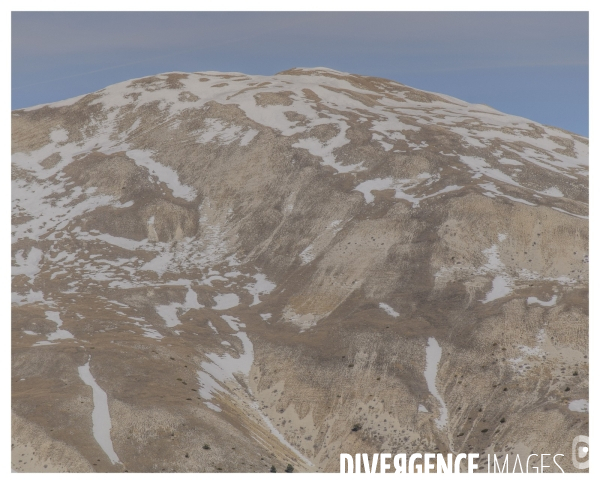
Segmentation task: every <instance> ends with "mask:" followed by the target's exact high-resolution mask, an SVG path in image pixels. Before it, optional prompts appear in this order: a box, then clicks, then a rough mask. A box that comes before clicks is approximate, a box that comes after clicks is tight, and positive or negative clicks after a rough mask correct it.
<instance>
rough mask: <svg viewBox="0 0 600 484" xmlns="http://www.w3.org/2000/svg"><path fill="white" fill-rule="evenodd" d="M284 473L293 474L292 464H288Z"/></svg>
mask: <svg viewBox="0 0 600 484" xmlns="http://www.w3.org/2000/svg"><path fill="white" fill-rule="evenodd" d="M285 472H294V466H293V465H292V464H288V465H287V467H286V468H285Z"/></svg>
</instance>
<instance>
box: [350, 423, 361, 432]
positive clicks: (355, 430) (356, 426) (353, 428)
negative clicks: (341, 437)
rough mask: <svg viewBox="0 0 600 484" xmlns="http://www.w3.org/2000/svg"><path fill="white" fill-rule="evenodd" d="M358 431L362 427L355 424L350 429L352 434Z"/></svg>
mask: <svg viewBox="0 0 600 484" xmlns="http://www.w3.org/2000/svg"><path fill="white" fill-rule="evenodd" d="M360 429H362V425H361V424H359V423H357V424H354V426H353V427H352V432H358V431H359V430H360Z"/></svg>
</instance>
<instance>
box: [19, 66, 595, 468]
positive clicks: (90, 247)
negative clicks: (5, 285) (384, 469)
mask: <svg viewBox="0 0 600 484" xmlns="http://www.w3.org/2000/svg"><path fill="white" fill-rule="evenodd" d="M12 152H13V155H12V177H13V178H12V200H13V205H12V217H13V219H12V223H13V225H12V257H13V259H12V266H13V267H12V291H13V292H12V302H13V304H12V409H13V435H12V438H13V459H12V462H13V468H14V469H16V470H25V471H27V470H29V471H32V470H40V471H50V470H71V471H75V470H76V471H100V472H103V471H105V472H113V471H114V472H122V471H124V470H128V471H133V472H136V471H137V472H139V471H157V472H160V471H165V472H167V471H168V472H172V471H177V472H185V471H209V472H215V471H223V472H226V471H244V472H265V471H268V470H269V468H270V467H271V465H275V467H276V468H277V469H278V471H279V472H281V471H282V470H283V469H284V468H285V466H286V465H287V464H288V463H291V464H292V465H293V466H294V467H295V469H296V471H334V472H337V471H338V469H339V453H340V452H347V453H351V454H354V453H358V452H361V453H362V452H366V453H371V452H381V451H388V452H390V453H399V452H407V453H414V452H424V451H428V452H438V451H440V452H446V451H452V452H455V453H458V452H481V453H485V452H496V453H498V454H506V453H508V454H509V455H515V454H517V453H520V454H522V455H527V454H529V453H537V454H541V453H542V452H544V453H552V454H555V453H563V454H565V455H567V456H569V453H570V449H571V441H572V439H573V437H574V436H576V435H579V434H584V435H588V414H587V399H588V360H587V356H588V317H587V314H588V313H587V305H588V265H587V261H588V260H587V257H588V255H587V254H588V220H587V210H588V171H587V170H588V140H587V139H584V138H582V137H580V136H577V135H574V134H572V133H568V132H565V131H562V130H560V129H557V128H551V127H548V126H543V125H540V124H538V123H535V122H532V121H529V120H526V119H523V118H520V117H516V116H510V115H506V114H503V113H500V112H498V111H496V110H494V109H492V108H490V107H488V106H485V105H475V104H469V103H466V102H463V101H460V100H458V99H454V98H451V97H449V96H445V95H441V94H432V93H428V92H424V91H420V90H417V89H413V88H410V87H407V86H404V85H402V84H399V83H397V82H393V81H388V80H385V79H379V78H373V77H364V76H358V75H351V74H346V73H341V72H337V71H333V70H329V69H321V68H319V69H292V70H289V71H285V72H282V73H280V74H277V75H275V76H271V77H268V76H249V75H244V74H239V73H217V72H199V73H190V74H188V73H168V74H162V75H157V76H153V77H147V78H143V79H135V80H132V81H127V82H123V83H120V84H116V85H113V86H109V87H107V88H106V89H103V90H101V91H98V92H95V93H92V94H88V95H86V96H82V97H78V98H74V99H70V100H67V101H64V102H58V103H54V104H49V105H44V106H36V107H33V108H29V109H22V110H18V111H14V112H13V113H12ZM353 428H354V430H353ZM205 447H209V448H205ZM567 461H569V462H567ZM561 462H562V463H563V464H564V465H565V470H572V468H571V467H570V466H571V464H570V459H565V460H563V461H561ZM483 470H484V469H482V471H483Z"/></svg>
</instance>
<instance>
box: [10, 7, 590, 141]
mask: <svg viewBox="0 0 600 484" xmlns="http://www.w3.org/2000/svg"><path fill="white" fill-rule="evenodd" d="M588 19H589V17H588V14H587V13H585V12H580V13H575V12H466V13H465V12H383V13H350V12H339V13H336V12H332V13H320V12H300V13H288V12H285V13H283V12H282V13H259V12H243V13H242V12H233V13H223V12H221V13H219V12H216V13H205V12H85V13H84V12H81V13H79V12H66V13H65V12H13V14H12V108H13V109H17V108H21V107H26V106H32V105H35V104H40V103H46V102H52V101H58V100H61V99H66V98H69V97H73V96H77V95H80V94H84V93H88V92H92V91H95V90H98V89H101V88H103V87H105V86H107V85H109V84H113V83H115V82H119V81H123V80H127V79H131V78H133V77H142V76H145V75H151V74H156V73H159V72H167V71H174V70H177V71H190V72H193V71H203V70H217V71H238V72H245V73H248V74H274V73H276V72H280V71H283V70H286V69H289V68H291V67H316V66H325V67H330V68H333V69H338V70H341V71H346V72H352V73H356V74H367V75H374V76H380V77H385V78H389V79H394V80H396V81H398V82H402V83H404V84H407V85H409V86H413V87H417V88H420V89H425V90H428V91H434V92H442V93H445V94H449V95H452V96H456V97H458V98H461V99H464V100H466V101H470V102H477V103H485V104H488V105H490V106H492V107H494V108H496V109H499V110H501V111H504V112H507V113H511V114H517V115H521V116H525V117H527V118H530V119H533V120H535V121H538V122H541V123H544V124H550V125H553V126H558V127H561V128H564V129H567V130H569V131H573V132H575V133H578V134H582V135H585V136H588V129H589V128H588V113H589V109H588V99H589V95H588V90H589V83H588V72H589V65H588V64H589V63H588V50H589V49H588Z"/></svg>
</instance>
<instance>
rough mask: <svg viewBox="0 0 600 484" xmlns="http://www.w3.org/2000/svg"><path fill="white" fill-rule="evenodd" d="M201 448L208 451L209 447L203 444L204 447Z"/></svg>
mask: <svg viewBox="0 0 600 484" xmlns="http://www.w3.org/2000/svg"><path fill="white" fill-rule="evenodd" d="M202 448H203V449H204V450H210V445H208V444H204V445H203V446H202Z"/></svg>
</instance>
